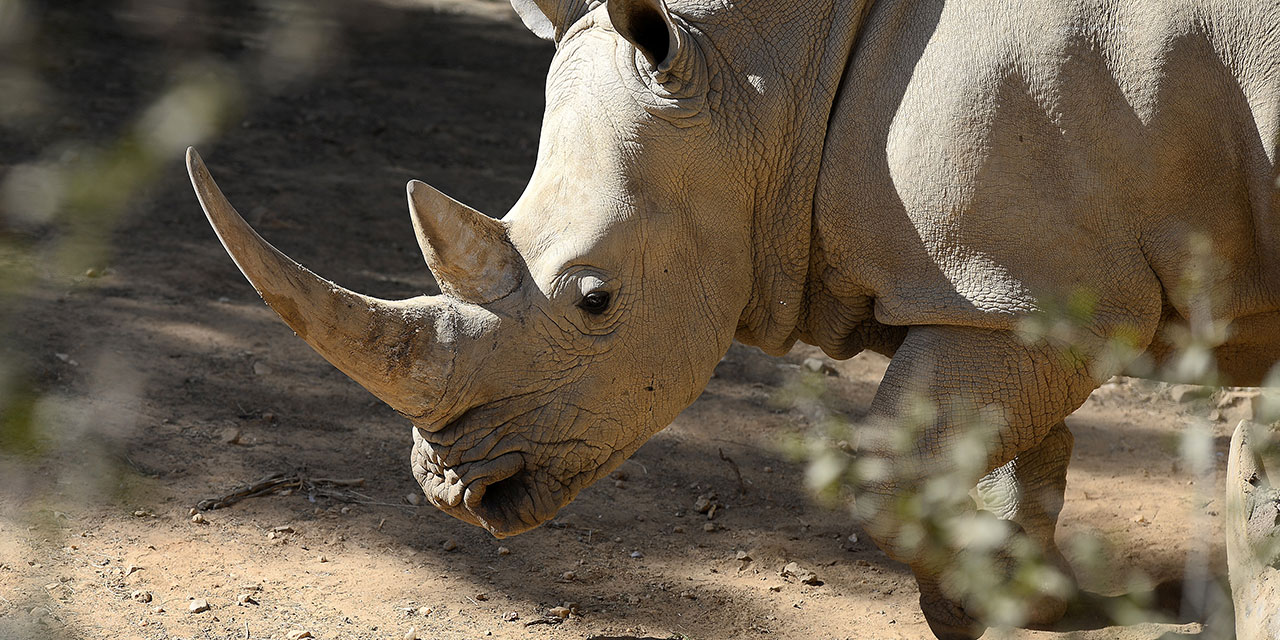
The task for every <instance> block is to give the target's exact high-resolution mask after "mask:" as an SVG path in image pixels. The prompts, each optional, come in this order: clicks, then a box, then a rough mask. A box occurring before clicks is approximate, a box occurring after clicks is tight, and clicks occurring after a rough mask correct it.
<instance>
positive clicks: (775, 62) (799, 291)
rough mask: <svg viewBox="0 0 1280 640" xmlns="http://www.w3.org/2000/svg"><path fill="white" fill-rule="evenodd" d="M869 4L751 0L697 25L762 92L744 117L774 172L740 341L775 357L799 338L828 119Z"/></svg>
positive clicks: (765, 191) (760, 157)
mask: <svg viewBox="0 0 1280 640" xmlns="http://www.w3.org/2000/svg"><path fill="white" fill-rule="evenodd" d="M870 3H871V0H774V1H757V2H748V3H741V4H735V5H733V6H732V8H731V9H725V8H717V9H716V11H717V15H715V16H714V18H712V19H711V20H709V21H708V22H707V23H706V24H705V25H700V26H703V27H704V29H705V31H706V34H707V37H708V38H709V39H710V40H711V42H712V44H713V45H714V47H715V48H716V50H717V52H718V54H719V56H720V57H721V58H722V59H723V60H724V61H725V63H727V64H728V65H729V66H730V67H731V68H732V72H733V73H734V75H735V76H737V77H738V78H743V79H745V80H746V81H747V83H748V84H750V85H751V86H752V87H754V89H755V92H756V95H752V96H749V99H750V103H752V104H753V105H754V106H752V107H748V110H749V111H750V113H749V114H748V117H749V118H750V120H747V119H744V120H743V122H744V123H749V124H750V125H753V131H752V138H753V140H752V143H753V144H752V147H753V149H755V150H756V151H754V153H755V154H756V155H757V157H754V158H752V163H753V166H754V167H758V168H759V170H760V171H761V172H763V173H765V174H767V175H762V176H761V177H760V178H759V182H758V183H757V184H758V185H759V186H758V188H757V190H756V193H755V194H753V195H754V197H753V202H754V206H753V210H752V211H751V225H752V233H751V237H752V242H753V245H754V246H753V247H752V256H753V258H752V270H753V273H752V282H753V285H752V291H751V295H750V298H749V300H748V302H747V304H746V306H745V308H744V309H743V311H742V314H741V316H740V318H739V321H738V329H737V333H736V336H735V337H736V338H737V339H738V340H739V341H741V342H744V343H746V344H750V345H754V346H757V347H760V348H761V349H763V350H764V351H766V352H769V353H774V354H781V353H785V352H786V351H787V350H788V349H789V348H790V347H791V345H792V344H794V343H795V341H796V338H797V336H798V335H799V332H798V329H797V323H798V322H799V320H800V318H801V313H802V307H803V305H804V296H805V283H806V281H807V279H808V275H809V265H810V257H809V248H810V229H811V222H812V216H813V203H814V193H815V190H816V186H817V181H818V169H819V167H820V165H821V161H822V149H823V143H824V140H825V138H826V127H827V120H828V118H829V117H830V114H831V108H832V104H833V101H834V100H835V96H836V94H837V93H838V90H839V86H840V80H841V77H842V76H843V74H844V68H845V65H846V64H847V63H848V60H849V56H850V54H851V51H852V48H853V44H854V40H855V37H856V35H857V32H858V26H859V24H860V23H861V21H862V18H863V17H864V15H865V11H864V8H865V7H867V6H869V5H870ZM720 12H723V13H720Z"/></svg>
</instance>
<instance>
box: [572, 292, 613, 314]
mask: <svg viewBox="0 0 1280 640" xmlns="http://www.w3.org/2000/svg"><path fill="white" fill-rule="evenodd" d="M578 307H579V308H581V309H582V310H583V311H586V312H587V313H590V314H591V315H600V314H602V313H604V312H605V310H606V309H608V308H609V292H608V291H592V292H591V293H588V294H587V295H585V296H582V302H579V303H578Z"/></svg>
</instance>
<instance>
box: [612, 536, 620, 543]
mask: <svg viewBox="0 0 1280 640" xmlns="http://www.w3.org/2000/svg"><path fill="white" fill-rule="evenodd" d="M613 541H614V542H616V543H618V544H622V538H618V537H615V538H614V539H613Z"/></svg>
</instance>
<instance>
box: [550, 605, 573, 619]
mask: <svg viewBox="0 0 1280 640" xmlns="http://www.w3.org/2000/svg"><path fill="white" fill-rule="evenodd" d="M547 614H548V615H552V616H555V617H557V618H560V619H561V620H563V619H565V618H568V617H569V607H551V608H550V609H548V610H547Z"/></svg>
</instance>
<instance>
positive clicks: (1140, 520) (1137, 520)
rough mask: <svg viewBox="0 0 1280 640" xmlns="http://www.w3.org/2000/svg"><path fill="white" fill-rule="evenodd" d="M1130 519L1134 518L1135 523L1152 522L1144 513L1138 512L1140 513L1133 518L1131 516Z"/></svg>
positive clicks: (1144, 523)
mask: <svg viewBox="0 0 1280 640" xmlns="http://www.w3.org/2000/svg"><path fill="white" fill-rule="evenodd" d="M1129 519H1130V520H1132V521H1133V522H1134V523H1136V524H1142V525H1147V524H1151V521H1150V520H1147V517H1146V516H1144V515H1142V514H1138V515H1136V516H1134V517H1132V518H1129Z"/></svg>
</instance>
